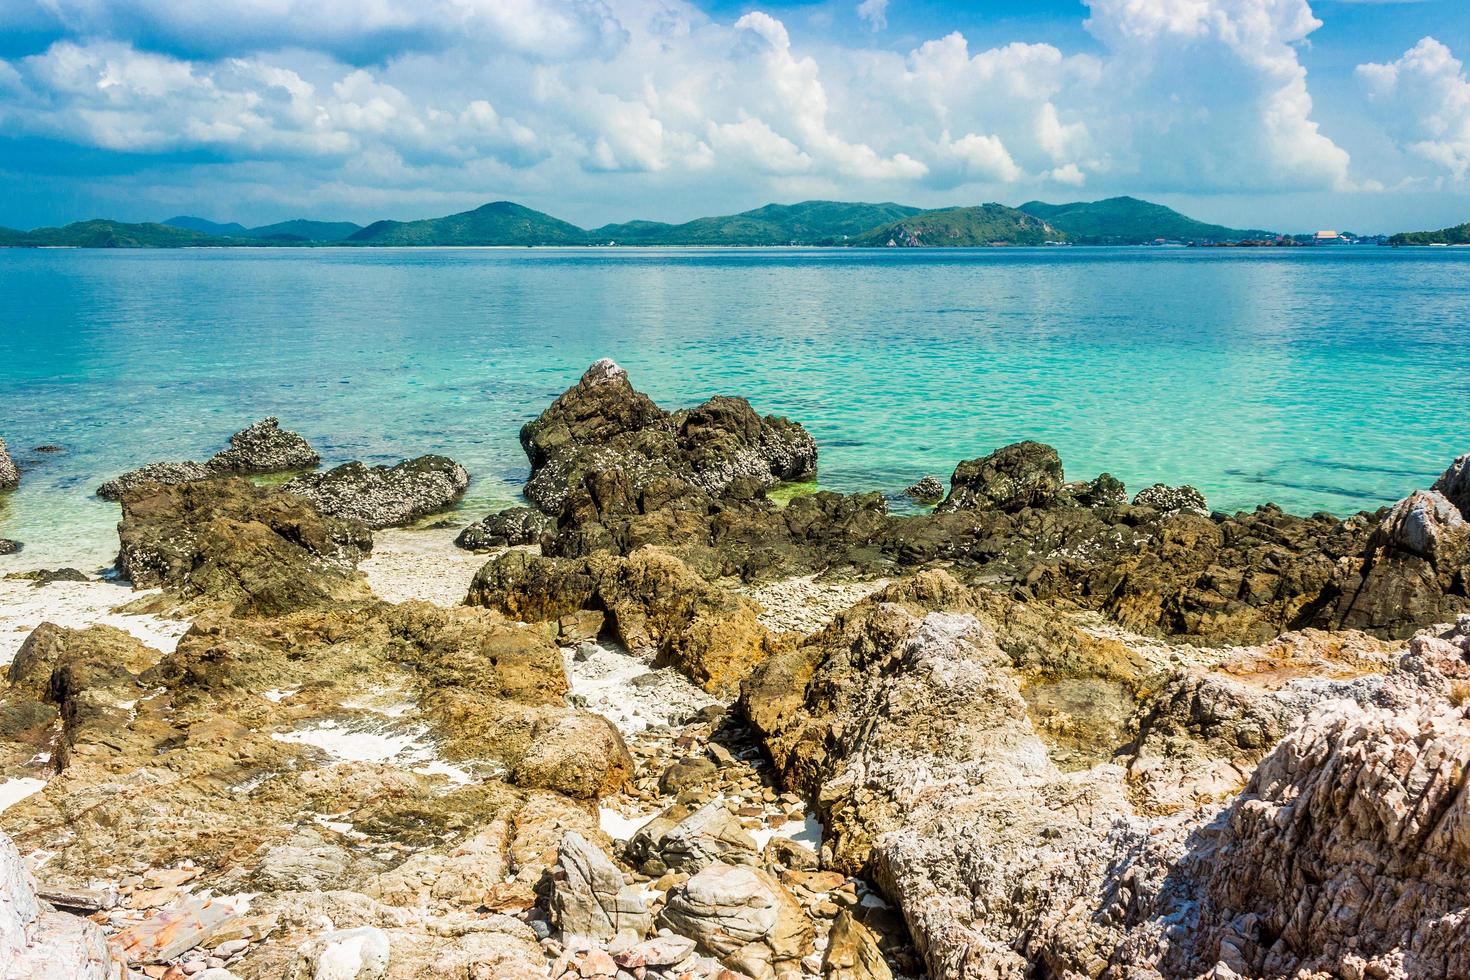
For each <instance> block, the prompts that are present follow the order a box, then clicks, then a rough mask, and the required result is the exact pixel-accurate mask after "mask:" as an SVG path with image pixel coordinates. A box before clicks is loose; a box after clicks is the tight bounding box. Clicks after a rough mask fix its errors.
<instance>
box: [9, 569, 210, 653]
mask: <svg viewBox="0 0 1470 980" xmlns="http://www.w3.org/2000/svg"><path fill="white" fill-rule="evenodd" d="M153 594H155V592H134V591H133V590H132V588H131V587H129V586H128V585H126V584H122V583H118V582H109V581H102V580H97V581H91V582H53V583H52V584H50V585H43V586H41V587H40V588H36V587H34V586H33V585H32V584H31V583H30V582H24V581H16V580H6V579H0V665H3V664H8V663H10V661H12V660H14V659H15V654H16V653H17V652H18V651H19V650H20V647H21V644H22V643H24V642H25V640H26V637H27V636H29V635H30V634H31V630H33V629H35V628H36V627H37V626H40V625H41V624H42V623H48V622H49V623H55V624H56V625H57V626H66V627H70V628H72V629H85V628H86V627H88V626H93V625H96V624H99V623H100V624H103V625H106V626H115V627H117V628H118V629H121V630H126V631H127V632H129V633H131V634H133V635H134V636H136V637H137V638H138V639H140V640H142V641H143V642H144V643H146V644H148V645H149V646H151V647H153V648H154V649H157V650H161V651H163V652H164V653H170V652H172V651H173V649H174V648H175V647H177V646H178V645H179V637H181V636H183V635H184V634H185V633H186V632H188V629H189V623H188V622H187V621H184V620H176V619H162V618H160V617H158V616H124V615H120V614H118V613H115V612H113V610H114V609H115V608H116V607H117V606H120V605H122V604H124V603H127V602H131V601H132V600H134V599H137V598H138V597H140V596H145V595H153Z"/></svg>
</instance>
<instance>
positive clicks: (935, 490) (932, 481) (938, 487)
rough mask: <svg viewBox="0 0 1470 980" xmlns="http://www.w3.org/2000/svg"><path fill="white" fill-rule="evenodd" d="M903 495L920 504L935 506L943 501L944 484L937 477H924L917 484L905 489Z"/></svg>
mask: <svg viewBox="0 0 1470 980" xmlns="http://www.w3.org/2000/svg"><path fill="white" fill-rule="evenodd" d="M904 493H906V494H908V495H909V496H910V497H913V498H914V499H915V500H917V501H919V502H920V503H925V504H937V503H939V501H941V500H943V499H944V484H943V483H941V482H940V480H939V477H937V476H925V477H924V478H923V479H921V480H919V482H918V483H915V484H914V485H913V486H911V487H908V488H906V489H905V490H904Z"/></svg>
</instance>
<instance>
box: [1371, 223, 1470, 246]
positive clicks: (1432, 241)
mask: <svg viewBox="0 0 1470 980" xmlns="http://www.w3.org/2000/svg"><path fill="white" fill-rule="evenodd" d="M1388 244H1390V245H1470V224H1463V225H1455V226H1454V227H1453V228H1441V229H1440V230H1439V231H1405V232H1400V233H1399V234H1397V235H1392V236H1390V237H1389V239H1388Z"/></svg>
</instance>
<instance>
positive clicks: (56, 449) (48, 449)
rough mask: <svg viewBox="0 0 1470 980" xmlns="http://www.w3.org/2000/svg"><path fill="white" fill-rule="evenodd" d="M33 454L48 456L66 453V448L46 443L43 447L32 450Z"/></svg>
mask: <svg viewBox="0 0 1470 980" xmlns="http://www.w3.org/2000/svg"><path fill="white" fill-rule="evenodd" d="M31 452H33V453H47V454H50V453H64V452H66V448H65V447H63V446H56V445H53V444H51V443H49V442H48V443H46V444H45V445H43V446H36V447H35V448H34V449H32V450H31Z"/></svg>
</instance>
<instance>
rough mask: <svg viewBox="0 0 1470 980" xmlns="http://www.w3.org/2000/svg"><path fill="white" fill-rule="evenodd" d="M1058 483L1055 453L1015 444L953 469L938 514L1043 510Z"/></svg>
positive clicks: (1038, 445) (1034, 445) (1036, 444)
mask: <svg viewBox="0 0 1470 980" xmlns="http://www.w3.org/2000/svg"><path fill="white" fill-rule="evenodd" d="M1062 482H1063V480H1062V460H1061V457H1060V456H1058V455H1057V451H1056V450H1055V449H1053V448H1052V447H1050V446H1047V445H1044V444H1042V443H1039V442H1018V443H1016V444H1014V445H1011V446H1003V447H1001V448H1000V449H997V450H996V451H995V452H993V453H991V454H990V455H989V456H986V457H983V458H981V459H971V460H966V461H965V462H963V463H961V464H960V465H959V466H957V467H955V471H954V475H953V476H952V477H950V481H949V486H950V488H949V496H948V497H946V498H945V499H944V502H943V503H941V504H940V505H939V510H940V511H955V510H966V509H994V510H1003V511H1017V510H1021V509H1022V508H1025V507H1039V506H1044V505H1046V504H1047V503H1049V502H1051V501H1052V500H1053V499H1054V498H1055V497H1056V494H1057V492H1058V491H1060V490H1061V489H1062Z"/></svg>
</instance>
